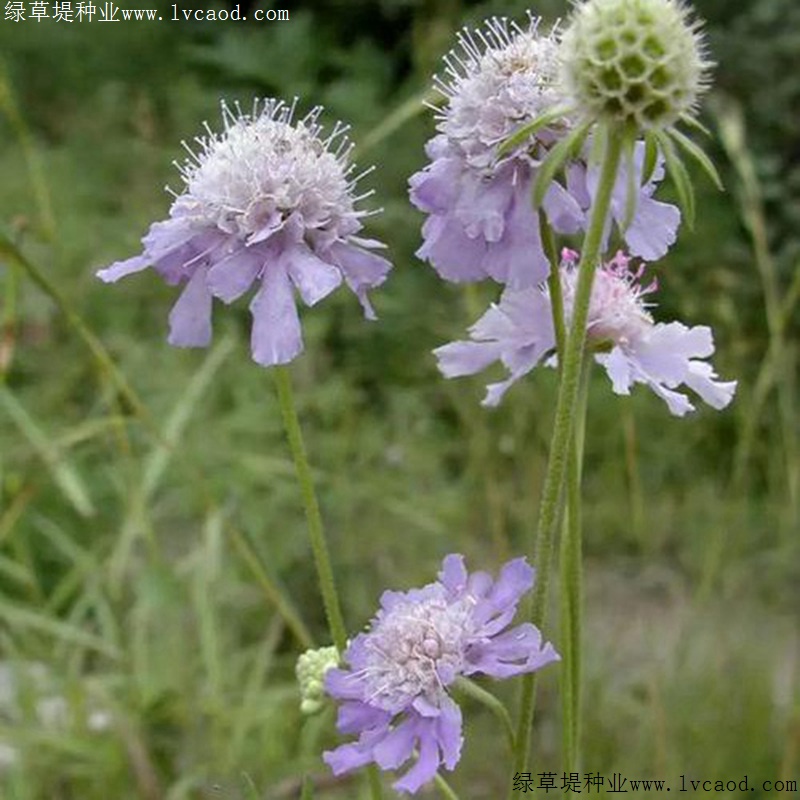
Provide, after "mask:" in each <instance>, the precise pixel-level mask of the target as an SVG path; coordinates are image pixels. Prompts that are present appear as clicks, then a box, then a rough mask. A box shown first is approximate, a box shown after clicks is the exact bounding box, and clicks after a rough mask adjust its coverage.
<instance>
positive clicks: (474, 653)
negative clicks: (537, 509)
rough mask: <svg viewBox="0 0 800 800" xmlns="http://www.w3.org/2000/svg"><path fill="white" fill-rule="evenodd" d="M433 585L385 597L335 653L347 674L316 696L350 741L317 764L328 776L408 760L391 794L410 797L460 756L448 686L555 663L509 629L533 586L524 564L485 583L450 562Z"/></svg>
mask: <svg viewBox="0 0 800 800" xmlns="http://www.w3.org/2000/svg"><path fill="white" fill-rule="evenodd" d="M438 577H439V580H438V581H437V582H435V583H431V584H428V585H427V586H424V587H423V588H421V589H412V590H411V591H408V592H392V591H387V592H384V594H383V596H382V597H381V609H380V610H379V611H378V613H377V615H376V616H375V618H374V619H373V621H372V624H371V625H370V628H369V630H368V631H367V632H366V633H361V634H359V635H358V636H356V637H355V639H353V640H352V641H351V642H350V644H349V646H348V648H347V650H346V651H345V653H344V661H345V662H346V664H347V665H348V669H340V668H334V669H331V670H329V671H328V672H327V673H326V675H325V688H326V690H327V692H328V694H330V695H331V696H332V697H334V698H336V699H337V700H339V701H340V706H339V716H338V728H339V731H340V732H341V733H346V734H354V735H357V736H358V740H357V741H356V742H353V743H350V744H344V745H341V746H340V747H337V748H336V749H335V750H331V751H328V752H326V753H325V754H324V755H323V758H324V760H325V762H326V763H327V764H328V765H329V766H330V767H331V769H333V771H334V773H335V774H336V775H341V774H342V773H345V772H349V771H351V770H354V769H358V768H359V767H363V766H364V765H366V764H369V763H371V762H374V763H376V764H377V765H378V766H379V767H380V768H381V769H384V770H393V769H397V768H399V767H400V766H402V765H403V764H405V763H406V762H407V761H408V760H409V759H411V758H412V756H413V755H414V753H415V751H416V752H417V754H418V757H417V760H416V763H415V764H414V765H413V766H412V767H411V768H410V769H409V770H408V771H407V772H406V773H405V774H404V775H403V776H402V777H401V778H400V779H399V780H398V781H397V782H396V783H395V784H394V788H395V789H397V791H400V792H410V793H412V794H414V793H415V792H417V790H418V789H419V788H420V787H421V786H422V785H423V784H425V783H427V782H428V781H430V780H431V779H432V778H433V777H434V775H435V774H436V771H437V770H438V769H439V767H440V766H442V765H444V766H445V767H446V768H447V769H450V770H452V769H453V768H454V767H455V765H456V764H457V763H458V760H459V758H460V756H461V744H462V741H463V736H462V726H461V711H460V709H459V707H458V705H457V704H456V703H455V701H454V700H453V699H452V698H451V697H450V694H449V693H448V687H450V686H451V685H452V684H453V682H454V681H455V680H456V678H458V677H459V676H460V675H465V676H469V675H477V674H482V675H489V676H491V677H494V678H508V677H510V676H512V675H519V674H521V673H523V672H532V671H534V670H537V669H540V668H541V667H543V666H545V665H546V664H549V663H550V662H552V661H557V660H558V658H559V656H558V654H557V653H556V652H555V650H554V649H553V647H552V645H551V644H549V643H547V642H542V638H541V635H540V633H539V631H538V629H537V628H535V627H534V626H533V625H532V624H530V623H523V624H521V625H517V626H515V627H513V628H510V629H509V628H508V626H509V624H510V623H511V621H512V619H513V618H514V615H515V613H516V609H517V604H518V603H519V601H520V598H521V597H522V596H523V595H524V594H525V593H526V592H527V591H528V590H530V588H531V587H532V586H533V582H534V570H533V569H532V568H531V567H530V566H529V565H528V564H527V562H526V561H525V559H524V558H517V559H514V560H513V561H509V562H508V563H507V564H506V565H505V566H504V567H503V569H502V570H501V572H500V575H499V577H498V578H497V579H496V580H493V579H492V577H491V576H490V575H489V574H488V573H486V572H474V573H472V574H469V573H468V572H467V569H466V567H465V565H464V558H463V556H460V555H449V556H447V557H446V558H445V559H444V561H443V562H442V569H441V572H440V573H439V576H438Z"/></svg>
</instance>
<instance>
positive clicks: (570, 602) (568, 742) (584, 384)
mask: <svg viewBox="0 0 800 800" xmlns="http://www.w3.org/2000/svg"><path fill="white" fill-rule="evenodd" d="M590 375H591V362H590V360H589V358H588V357H587V358H586V359H585V362H584V365H583V369H582V371H581V379H580V382H579V392H578V409H577V414H576V418H575V423H574V427H575V429H574V432H573V437H572V447H571V448H570V453H569V459H568V461H567V478H566V480H567V486H566V492H567V498H566V502H567V510H566V524H565V525H564V527H563V530H562V533H561V552H560V556H559V563H560V567H561V575H560V581H559V586H560V590H561V603H560V611H561V626H560V630H561V637H562V647H561V656H562V658H563V666H562V671H561V703H562V727H563V759H564V767H563V771H564V772H567V773H572V772H577V771H578V764H579V762H580V727H581V726H580V721H581V677H582V669H581V665H582V657H581V639H582V631H583V618H582V615H583V572H582V541H581V538H582V524H581V473H582V468H583V443H584V430H585V424H586V406H587V399H588V395H589V378H590Z"/></svg>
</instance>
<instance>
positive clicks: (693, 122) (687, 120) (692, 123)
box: [680, 114, 711, 136]
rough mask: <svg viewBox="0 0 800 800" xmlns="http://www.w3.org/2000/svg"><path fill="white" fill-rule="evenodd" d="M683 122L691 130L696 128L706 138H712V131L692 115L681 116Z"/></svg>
mask: <svg viewBox="0 0 800 800" xmlns="http://www.w3.org/2000/svg"><path fill="white" fill-rule="evenodd" d="M680 120H681V122H683V123H684V124H685V125H688V126H689V127H690V128H694V129H695V130H696V131H700V133H702V134H704V135H705V136H711V131H710V130H709V129H708V128H706V126H705V125H703V123H702V122H700V120H699V119H697V117H694V116H692V115H691V114H681V116H680Z"/></svg>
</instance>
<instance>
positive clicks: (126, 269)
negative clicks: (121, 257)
mask: <svg viewBox="0 0 800 800" xmlns="http://www.w3.org/2000/svg"><path fill="white" fill-rule="evenodd" d="M152 263H153V262H152V261H151V259H149V258H148V257H147V256H146V255H140V256H133V258H127V259H125V261H115V262H114V263H113V264H111V266H108V267H105V268H104V269H99V270H97V272H96V273H95V275H97V277H98V278H100V280H101V281H103V283H114V282H115V281H118V280H119V279H120V278H123V277H125V276H126V275H132V274H133V273H134V272H141V271H142V270H143V269H147V267H149V266H150V264H152Z"/></svg>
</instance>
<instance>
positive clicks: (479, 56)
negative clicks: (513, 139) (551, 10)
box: [437, 19, 562, 168]
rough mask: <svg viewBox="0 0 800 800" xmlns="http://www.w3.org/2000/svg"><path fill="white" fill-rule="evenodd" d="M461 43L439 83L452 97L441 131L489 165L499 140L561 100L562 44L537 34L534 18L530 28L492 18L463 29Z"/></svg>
mask: <svg viewBox="0 0 800 800" xmlns="http://www.w3.org/2000/svg"><path fill="white" fill-rule="evenodd" d="M476 38H477V40H478V41H476ZM459 43H460V45H461V49H462V51H463V52H461V53H455V52H453V53H451V54H450V56H448V57H447V58H446V59H445V61H446V64H447V70H446V71H447V75H448V78H449V82H445V81H441V80H440V81H438V84H437V85H438V88H439V89H440V90H441V91H442V92H443V93H444V94H446V95H447V97H448V99H449V102H448V105H447V106H446V108H445V109H444V110H443V111H442V112H441V120H440V124H439V130H440V131H441V132H442V133H443V134H445V135H446V136H447V137H448V139H449V140H450V141H451V142H452V143H454V144H455V145H456V146H457V147H459V148H460V150H461V151H462V152H463V154H464V155H465V156H466V158H467V160H468V161H469V162H470V163H471V164H472V165H473V166H475V167H479V168H480V167H487V166H489V165H490V163H491V161H492V160H493V159H494V158H495V156H496V154H495V152H494V149H495V148H496V146H497V145H498V144H499V143H500V142H502V141H503V140H504V139H506V138H507V137H508V136H509V135H510V134H511V133H513V132H514V131H515V130H516V129H517V128H518V127H519V126H520V125H521V124H522V123H524V122H530V121H531V120H533V119H535V118H536V117H537V116H539V115H541V114H542V113H543V112H545V111H548V110H550V109H552V108H553V107H554V106H556V105H558V104H559V103H560V102H562V98H561V95H560V94H559V92H558V91H557V90H556V88H555V77H556V70H557V47H558V46H557V43H556V41H555V39H554V38H553V37H545V36H541V35H539V34H538V33H537V26H536V22H535V21H534V20H532V21H531V25H530V28H529V29H528V30H527V31H523V30H522V29H521V28H519V27H518V26H516V25H513V24H512V25H511V26H509V25H508V23H507V22H506V21H505V20H497V19H495V20H491V21H490V22H489V23H487V28H486V30H485V31H476V32H475V34H474V36H473V35H472V34H470V33H468V32H465V33H462V34H461V35H460V36H459Z"/></svg>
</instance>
